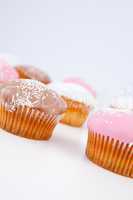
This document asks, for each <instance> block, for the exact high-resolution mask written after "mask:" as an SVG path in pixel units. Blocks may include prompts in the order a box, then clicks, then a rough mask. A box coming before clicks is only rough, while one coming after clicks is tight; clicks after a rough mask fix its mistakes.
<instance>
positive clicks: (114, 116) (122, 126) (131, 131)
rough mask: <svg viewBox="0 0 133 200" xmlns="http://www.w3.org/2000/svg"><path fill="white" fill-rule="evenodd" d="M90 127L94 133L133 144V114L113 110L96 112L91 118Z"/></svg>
mask: <svg viewBox="0 0 133 200" xmlns="http://www.w3.org/2000/svg"><path fill="white" fill-rule="evenodd" d="M88 126H89V129H90V130H91V131H92V132H94V133H97V134H101V135H104V136H109V137H111V138H114V139H117V140H120V141H121V142H126V143H129V144H132V143H133V112H122V111H120V110H116V109H111V108H109V109H104V110H101V111H96V112H95V113H93V114H92V115H91V116H90V118H89V120H88Z"/></svg>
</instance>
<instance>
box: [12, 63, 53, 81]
mask: <svg viewBox="0 0 133 200" xmlns="http://www.w3.org/2000/svg"><path fill="white" fill-rule="evenodd" d="M15 68H16V70H17V72H18V73H19V76H20V78H24V79H25V78H26V79H34V80H38V81H41V82H43V83H44V84H48V83H50V82H51V79H50V77H49V76H48V74H47V73H46V72H44V71H42V70H40V69H38V68H36V67H33V66H21V65H18V66H16V67H15Z"/></svg>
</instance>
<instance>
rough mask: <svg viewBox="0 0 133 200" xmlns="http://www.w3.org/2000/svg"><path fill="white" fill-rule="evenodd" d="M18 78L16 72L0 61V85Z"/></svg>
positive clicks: (3, 61)
mask: <svg viewBox="0 0 133 200" xmlns="http://www.w3.org/2000/svg"><path fill="white" fill-rule="evenodd" d="M17 78H18V74H17V72H16V70H15V69H14V68H13V67H12V66H10V65H9V64H8V63H7V62H6V61H5V60H3V59H0V83H3V82H6V81H9V80H15V79H17Z"/></svg>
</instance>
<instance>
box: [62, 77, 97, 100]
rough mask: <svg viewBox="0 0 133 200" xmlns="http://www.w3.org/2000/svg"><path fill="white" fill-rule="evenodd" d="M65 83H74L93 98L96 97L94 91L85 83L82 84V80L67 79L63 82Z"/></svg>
mask: <svg viewBox="0 0 133 200" xmlns="http://www.w3.org/2000/svg"><path fill="white" fill-rule="evenodd" d="M64 82H65V83H74V84H78V85H80V86H82V87H84V88H85V89H86V90H87V91H88V92H90V93H91V94H92V95H93V96H94V97H96V92H95V90H94V89H93V88H92V87H91V86H90V85H89V84H87V83H86V82H84V81H83V80H82V79H80V78H67V79H65V80H64Z"/></svg>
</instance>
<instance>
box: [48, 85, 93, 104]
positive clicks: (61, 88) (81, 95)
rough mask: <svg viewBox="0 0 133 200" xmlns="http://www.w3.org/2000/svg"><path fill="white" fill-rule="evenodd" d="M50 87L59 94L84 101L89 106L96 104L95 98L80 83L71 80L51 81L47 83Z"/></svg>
mask: <svg viewBox="0 0 133 200" xmlns="http://www.w3.org/2000/svg"><path fill="white" fill-rule="evenodd" d="M48 87H49V88H50V89H53V90H54V91H56V92H57V93H58V94H59V95H60V96H63V97H66V98H69V99H72V100H74V101H78V102H80V103H84V104H86V105H88V106H90V107H94V106H95V104H96V98H95V97H94V96H93V95H92V94H91V93H90V92H88V90H87V89H86V88H85V87H83V86H81V85H80V84H75V83H72V82H52V83H50V84H48Z"/></svg>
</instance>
